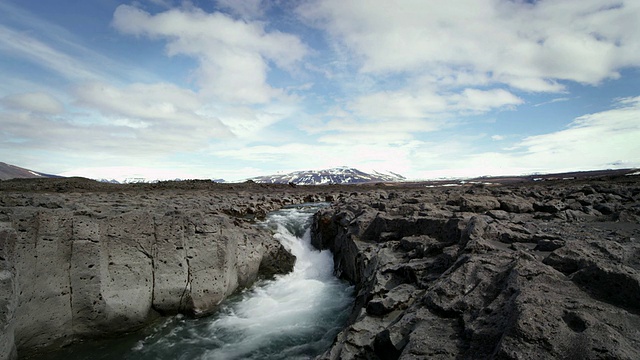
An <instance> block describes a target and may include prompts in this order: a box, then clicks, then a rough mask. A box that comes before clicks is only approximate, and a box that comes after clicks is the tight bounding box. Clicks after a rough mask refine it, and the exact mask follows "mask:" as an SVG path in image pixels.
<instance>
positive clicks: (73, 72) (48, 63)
mask: <svg viewBox="0 0 640 360" xmlns="http://www.w3.org/2000/svg"><path fill="white" fill-rule="evenodd" d="M0 50H2V51H3V52H6V53H9V54H13V55H14V56H17V57H21V58H26V59H27V60H29V61H30V62H33V63H36V64H38V65H40V66H44V67H46V68H48V69H50V70H52V71H55V72H57V73H59V74H61V75H63V76H65V77H66V78H68V79H74V80H90V79H99V78H100V75H99V74H98V72H96V71H94V70H93V69H92V68H91V67H90V66H87V65H85V64H84V63H82V62H80V61H78V60H77V59H76V58H74V57H72V56H69V55H68V54H66V53H64V52H61V51H59V50H58V49H55V48H54V47H52V46H50V45H48V44H46V43H44V42H42V41H40V40H38V39H36V38H34V37H32V36H30V35H29V34H27V33H23V32H18V31H15V30H13V29H10V28H8V27H6V26H3V25H0Z"/></svg>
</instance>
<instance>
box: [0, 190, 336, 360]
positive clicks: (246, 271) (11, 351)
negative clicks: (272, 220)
mask: <svg viewBox="0 0 640 360" xmlns="http://www.w3.org/2000/svg"><path fill="white" fill-rule="evenodd" d="M0 190H1V192H0V266H1V268H0V275H1V276H0V331H1V333H0V355H1V356H0V359H3V360H4V359H12V358H15V357H16V353H19V354H20V356H21V357H24V356H28V355H29V354H31V353H35V352H37V351H43V349H45V350H46V349H47V348H49V349H53V348H56V347H59V346H62V345H66V344H69V343H71V342H73V341H75V340H78V339H83V338H96V337H102V336H113V335H115V334H118V333H123V332H128V331H132V330H135V329H137V328H140V327H142V326H145V325H146V324H149V323H150V322H152V321H153V320H154V319H155V318H157V317H158V316H159V315H164V314H172V313H186V314H191V315H195V316H201V315H205V314H208V313H210V312H211V311H213V310H215V309H216V307H217V305H218V304H219V303H220V301H222V300H223V299H224V298H225V297H227V296H228V295H230V294H231V293H232V292H234V291H235V290H236V289H238V288H240V287H245V286H249V285H250V284H251V283H253V282H254V281H255V280H256V279H257V278H258V277H259V276H272V275H274V274H276V273H285V272H288V271H290V269H291V268H292V266H293V263H294V261H295V258H294V257H293V255H291V254H289V253H288V252H287V251H286V250H285V249H284V247H283V246H282V245H281V244H280V243H279V242H278V241H277V240H275V239H274V238H273V237H272V234H270V233H269V232H268V231H267V230H266V229H263V228H260V227H257V226H255V223H254V220H256V219H260V218H262V217H264V215H266V214H267V213H268V212H270V211H273V210H276V209H279V208H281V207H282V206H285V205H288V204H295V203H301V202H304V201H317V200H324V198H323V199H320V198H319V196H320V194H317V193H314V194H310V193H309V192H307V191H304V190H300V189H295V188H291V187H289V186H286V185H284V186H268V187H266V186H261V185H258V184H241V185H236V186H233V185H218V184H213V183H211V182H199V181H194V182H181V183H164V184H142V185H130V186H122V185H110V184H100V183H96V182H94V181H89V180H86V179H43V180H16V181H3V182H1V183H0Z"/></svg>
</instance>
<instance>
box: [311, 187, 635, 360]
mask: <svg viewBox="0 0 640 360" xmlns="http://www.w3.org/2000/svg"><path fill="white" fill-rule="evenodd" d="M639 239H640V185H639V184H638V181H637V180H636V179H635V178H629V177H628V178H623V179H618V180H617V181H598V180H594V181H591V182H556V183H552V184H539V185H532V184H527V185H523V186H497V187H483V186H465V187H459V188H449V189H424V188H423V189H417V188H413V189H393V188H390V189H377V190H372V191H356V192H353V193H352V194H350V196H344V197H342V198H340V199H339V201H337V202H336V203H335V204H334V205H333V206H332V207H331V208H327V209H325V210H323V211H321V212H319V213H318V214H316V216H315V221H314V228H313V243H314V245H315V246H316V247H319V248H328V249H331V250H332V251H333V253H334V258H335V267H336V269H335V270H336V272H337V273H338V274H339V275H340V276H341V277H343V278H345V279H348V280H349V281H351V282H353V283H354V284H355V285H356V291H357V298H356V304H355V307H354V311H353V313H352V316H351V319H350V325H349V326H348V327H347V328H346V329H344V330H343V331H342V332H341V333H340V334H339V335H338V337H337V339H336V341H335V343H334V345H333V347H332V348H331V349H330V350H329V351H327V352H326V353H325V354H324V355H323V356H322V358H324V359H494V358H495V359H637V358H638V354H640V260H639V259H640V240H639Z"/></svg>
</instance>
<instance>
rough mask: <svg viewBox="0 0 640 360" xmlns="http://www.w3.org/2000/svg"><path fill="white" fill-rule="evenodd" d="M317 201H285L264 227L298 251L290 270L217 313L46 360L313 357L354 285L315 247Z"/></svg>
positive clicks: (339, 319)
mask: <svg viewBox="0 0 640 360" xmlns="http://www.w3.org/2000/svg"><path fill="white" fill-rule="evenodd" d="M318 206H319V205H303V206H296V207H290V208H285V209H282V210H279V211H276V212H273V213H271V214H269V216H268V217H267V219H266V221H265V222H264V223H263V224H261V226H267V227H269V228H271V229H272V230H273V232H274V236H275V237H276V238H277V239H278V240H279V241H280V242H281V243H282V244H283V245H284V246H285V247H287V248H288V249H289V250H290V251H291V252H292V253H293V254H294V255H295V256H296V263H295V267H294V269H293V271H292V272H291V273H289V274H286V275H279V276H276V277H275V278H274V279H270V280H262V281H259V282H258V283H256V284H255V285H254V286H253V287H251V288H250V289H246V290H244V291H242V292H240V293H238V294H236V295H234V296H232V297H230V298H229V299H227V300H226V301H225V302H223V304H222V305H221V307H220V310H219V311H218V312H217V313H216V314H215V315H213V316H210V317H207V318H201V319H191V318H188V317H185V316H181V315H178V316H174V317H170V318H167V319H164V320H163V321H161V322H160V323H158V324H156V325H154V326H151V327H149V328H147V329H145V330H143V331H141V332H138V333H135V334H131V335H128V336H126V337H121V338H118V339H111V340H103V341H91V342H85V343H81V344H75V345H72V346H69V347H68V348H66V349H63V350H62V351H59V352H56V353H54V354H51V356H47V357H46V359H49V360H63V359H64V360H84V359H87V360H89V359H91V360H94V359H104V360H115V359H118V360H121V359H131V360H151V359H153V360H160V359H172V360H173V359H182V360H196V359H198V360H218V359H220V360H233V359H256V360H257V359H260V360H269V359H270V360H277V359H310V358H313V357H315V356H317V355H319V354H322V353H323V352H324V351H325V350H327V349H328V348H329V347H330V345H331V343H332V341H333V338H334V337H335V335H336V334H337V333H338V332H339V331H340V330H341V329H342V328H343V327H344V325H345V323H346V320H347V318H348V316H349V312H350V310H351V306H352V304H353V288H352V287H351V286H349V285H348V284H347V283H345V282H343V281H341V280H338V279H337V278H336V277H335V276H334V275H333V257H332V255H331V253H330V252H329V251H327V250H324V251H318V250H316V249H314V248H313V247H312V246H311V243H310V235H309V227H310V225H311V218H312V215H313V213H314V212H316V211H317V210H318Z"/></svg>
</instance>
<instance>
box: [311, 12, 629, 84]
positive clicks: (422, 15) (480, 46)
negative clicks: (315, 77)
mask: <svg viewBox="0 0 640 360" xmlns="http://www.w3.org/2000/svg"><path fill="white" fill-rule="evenodd" d="M298 12H299V13H300V14H301V16H302V17H303V18H305V19H307V21H309V22H311V23H313V24H315V26H318V27H320V28H323V29H326V30H327V31H329V32H330V34H331V35H332V38H333V39H334V41H335V42H336V43H337V44H340V45H341V46H343V47H344V48H346V49H347V51H349V52H351V53H353V54H354V55H355V56H356V58H357V59H359V61H360V66H359V69H360V71H361V72H364V73H373V74H384V73H405V72H409V73H412V74H421V75H422V76H426V77H427V78H433V79H441V78H445V79H448V81H453V82H455V81H460V83H461V84H464V82H465V81H467V80H468V78H469V77H471V78H475V79H482V78H483V77H485V76H486V77H488V79H489V81H491V82H493V83H501V84H507V85H509V86H512V87H514V88H518V89H522V90H527V91H560V90H562V89H563V85H562V84H560V83H559V82H558V81H566V80H568V81H575V82H580V83H584V84H597V83H599V82H601V81H603V80H605V79H610V78H617V77H618V76H619V73H618V72H619V70H620V69H622V68H625V67H629V66H638V65H640V51H639V50H640V29H639V28H638V26H637V19H638V18H639V17H640V5H639V4H638V2H637V1H632V0H627V1H619V0H616V1H613V0H610V1H601V0H586V1H584V0H571V1H562V2H556V1H539V2H534V3H531V2H521V1H493V0H480V1H465V0H452V1H446V2H442V3H438V4H437V6H436V5H434V4H433V3H430V2H425V1H419V0H407V1H401V2H388V1H384V0H377V1H368V0H367V1H364V0H361V1H340V0H328V1H319V0H317V1H309V2H306V3H305V4H304V5H302V6H300V7H299V9H298ZM523 24H526V26H523ZM461 73H463V74H465V75H466V76H465V77H462V78H461V76H460V74H461Z"/></svg>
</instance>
